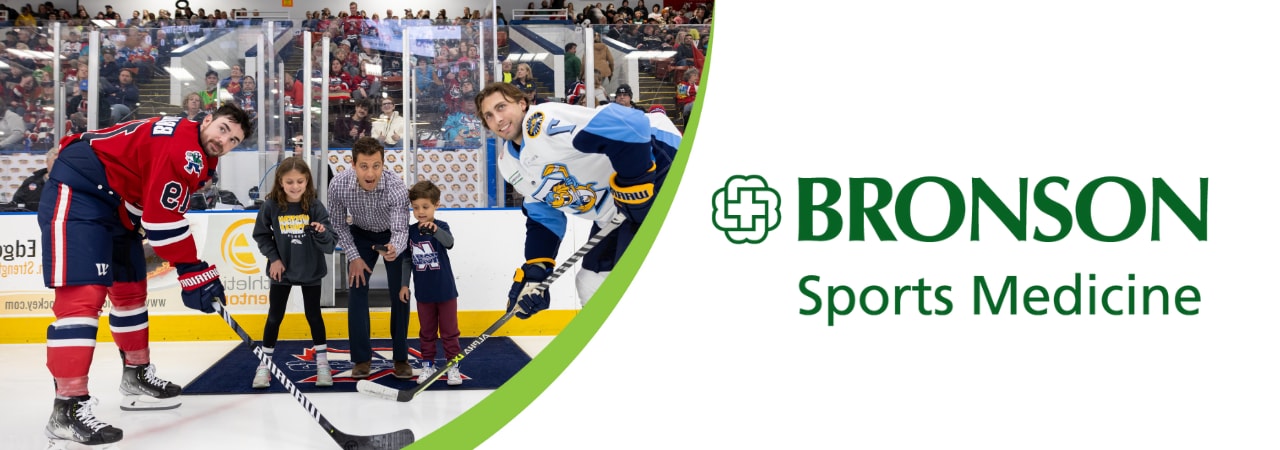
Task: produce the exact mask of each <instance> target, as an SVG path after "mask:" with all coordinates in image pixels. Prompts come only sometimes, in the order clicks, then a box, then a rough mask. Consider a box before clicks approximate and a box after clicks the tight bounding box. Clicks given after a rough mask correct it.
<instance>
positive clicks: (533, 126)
mask: <svg viewBox="0 0 1280 450" xmlns="http://www.w3.org/2000/svg"><path fill="white" fill-rule="evenodd" d="M546 118H547V116H546V115H545V114H543V113H542V111H536V112H534V113H533V114H531V115H529V118H528V119H526V120H525V122H524V129H525V132H524V133H525V135H527V136H529V137H531V138H534V137H538V135H539V134H541V133H542V121H543V120H545V119H546Z"/></svg>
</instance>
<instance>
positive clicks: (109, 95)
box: [101, 70, 138, 125]
mask: <svg viewBox="0 0 1280 450" xmlns="http://www.w3.org/2000/svg"><path fill="white" fill-rule="evenodd" d="M101 91H102V96H103V98H102V101H105V102H106V103H107V104H108V105H111V121H110V122H109V123H108V124H107V125H115V124H117V123H120V122H122V121H124V119H125V118H126V117H128V116H129V115H131V114H133V111H134V109H136V108H137V107H138V86H137V85H135V84H133V72H131V71H128V70H121V71H120V75H119V83H116V84H115V85H110V84H108V85H107V86H106V87H104V88H102V89H101Z"/></svg>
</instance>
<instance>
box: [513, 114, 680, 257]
mask: <svg viewBox="0 0 1280 450" xmlns="http://www.w3.org/2000/svg"><path fill="white" fill-rule="evenodd" d="M521 133H523V134H522V136H523V138H522V140H523V143H522V144H523V145H521V146H520V147H519V148H517V147H516V146H515V145H514V144H513V143H511V142H506V143H505V144H504V145H503V148H502V151H500V152H499V156H498V169H499V171H501V173H502V176H503V178H504V179H506V181H507V182H508V183H511V185H512V186H514V187H515V189H516V191H517V192H519V193H520V194H522V195H523V196H524V198H525V205H524V206H525V210H526V211H527V214H528V216H529V219H530V220H531V221H534V222H537V223H539V224H541V225H543V226H544V227H546V228H547V230H549V231H551V232H552V233H554V234H555V235H556V236H557V237H559V238H561V239H563V238H564V233H565V227H566V220H567V217H568V216H570V215H572V216H577V217H579V218H583V219H588V220H593V221H597V222H599V223H603V222H606V221H608V220H609V219H611V218H612V217H613V216H614V214H615V213H616V209H617V208H616V206H615V205H614V200H613V197H612V194H611V192H610V187H609V178H610V176H611V175H613V173H614V171H615V170H614V167H613V164H614V163H615V162H616V161H617V160H620V159H625V160H628V161H636V163H639V164H643V165H644V166H643V167H640V168H639V170H640V171H643V170H647V169H649V166H651V165H658V166H659V168H660V169H663V170H665V169H666V166H667V165H669V164H670V162H671V159H672V156H673V155H674V154H675V151H676V149H677V148H679V147H680V139H681V135H680V131H679V130H678V129H677V128H676V127H675V125H674V124H672V123H671V120H670V119H669V118H668V117H667V116H665V115H663V114H657V113H655V114H646V113H644V112H641V111H639V110H636V109H634V108H626V107H622V106H618V105H615V104H608V105H605V106H601V107H599V108H588V107H584V106H577V105H569V104H565V103H544V104H540V105H533V106H530V107H529V111H528V112H527V113H525V116H524V120H523V123H522V124H521ZM606 152H609V153H613V154H614V155H615V158H614V160H612V161H611V159H610V156H609V155H607V154H606ZM618 152H624V153H626V154H627V157H626V158H618V157H617V154H618ZM528 244H529V243H526V250H528V247H529V246H528Z"/></svg>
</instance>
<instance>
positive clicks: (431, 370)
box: [418, 362, 436, 384]
mask: <svg viewBox="0 0 1280 450" xmlns="http://www.w3.org/2000/svg"><path fill="white" fill-rule="evenodd" d="M435 375H436V366H435V365H433V364H431V363H429V362H428V363H423V364H422V373H420V374H418V384H422V383H426V382H427V380H430V379H431V377H432V376H435Z"/></svg>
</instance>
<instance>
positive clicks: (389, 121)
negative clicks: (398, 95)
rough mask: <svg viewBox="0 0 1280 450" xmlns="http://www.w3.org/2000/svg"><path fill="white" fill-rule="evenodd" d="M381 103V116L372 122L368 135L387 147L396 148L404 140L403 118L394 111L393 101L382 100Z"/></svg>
mask: <svg viewBox="0 0 1280 450" xmlns="http://www.w3.org/2000/svg"><path fill="white" fill-rule="evenodd" d="M381 102H382V103H381V104H382V114H381V115H379V116H378V118H377V119H375V120H374V121H373V125H372V127H370V131H369V133H370V134H369V135H370V136H373V138H374V139H377V140H378V142H379V143H382V144H383V145H386V146H388V147H395V146H398V145H400V142H401V141H402V140H404V136H403V134H404V116H401V115H400V113H399V112H397V111H396V103H395V101H393V100H391V99H389V98H384V99H382V100H381Z"/></svg>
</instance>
